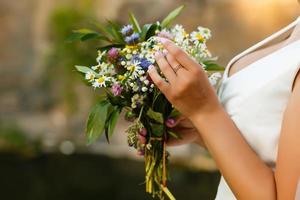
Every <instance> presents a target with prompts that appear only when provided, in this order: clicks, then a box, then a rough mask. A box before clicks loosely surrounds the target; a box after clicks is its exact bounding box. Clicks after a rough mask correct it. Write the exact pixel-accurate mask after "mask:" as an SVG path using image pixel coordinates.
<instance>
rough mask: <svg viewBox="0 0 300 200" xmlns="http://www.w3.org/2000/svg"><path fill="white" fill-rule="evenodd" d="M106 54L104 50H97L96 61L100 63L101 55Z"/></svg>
mask: <svg viewBox="0 0 300 200" xmlns="http://www.w3.org/2000/svg"><path fill="white" fill-rule="evenodd" d="M105 54H106V50H105V51H103V52H101V51H98V57H97V59H96V60H97V62H98V63H99V64H100V63H101V60H102V57H103V56H104V55H105Z"/></svg>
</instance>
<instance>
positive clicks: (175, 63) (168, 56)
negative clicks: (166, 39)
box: [163, 49, 186, 75]
mask: <svg viewBox="0 0 300 200" xmlns="http://www.w3.org/2000/svg"><path fill="white" fill-rule="evenodd" d="M163 54H165V55H166V56H165V57H166V59H167V61H168V63H169V64H170V65H171V67H172V68H173V71H174V69H175V68H177V67H178V65H180V64H179V62H178V61H177V60H176V59H175V57H174V56H173V55H172V54H170V53H169V52H168V50H166V49H164V50H163ZM179 70H186V69H185V68H184V67H181V68H179V69H178V70H177V72H178V71H179ZM177 72H176V73H177ZM176 73H175V74H176ZM176 75H177V74H176Z"/></svg>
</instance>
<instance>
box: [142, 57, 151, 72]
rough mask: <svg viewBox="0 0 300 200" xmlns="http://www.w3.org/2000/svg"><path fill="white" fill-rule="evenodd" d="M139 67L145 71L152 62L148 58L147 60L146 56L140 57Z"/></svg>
mask: <svg viewBox="0 0 300 200" xmlns="http://www.w3.org/2000/svg"><path fill="white" fill-rule="evenodd" d="M140 65H141V67H142V68H143V70H145V71H147V70H148V67H149V66H150V65H152V63H151V62H150V61H149V60H147V59H146V58H142V59H141V64H140Z"/></svg>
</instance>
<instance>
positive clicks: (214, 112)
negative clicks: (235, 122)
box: [189, 104, 225, 125]
mask: <svg viewBox="0 0 300 200" xmlns="http://www.w3.org/2000/svg"><path fill="white" fill-rule="evenodd" d="M223 112H225V111H224V109H223V107H222V105H221V104H217V105H215V106H213V107H212V108H211V109H207V110H205V111H202V112H195V114H193V115H191V116H190V117H189V119H190V120H191V122H192V123H193V124H194V125H196V124H200V125H201V124H205V123H206V122H212V121H215V120H216V118H217V116H220V114H222V113H223Z"/></svg>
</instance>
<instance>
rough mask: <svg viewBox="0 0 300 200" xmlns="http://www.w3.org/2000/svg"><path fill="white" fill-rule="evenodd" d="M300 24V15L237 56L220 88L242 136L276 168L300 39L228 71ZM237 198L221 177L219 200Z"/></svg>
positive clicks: (299, 62) (299, 60)
mask: <svg viewBox="0 0 300 200" xmlns="http://www.w3.org/2000/svg"><path fill="white" fill-rule="evenodd" d="M298 23H300V17H298V19H297V20H295V21H294V22H293V23H291V24H289V25H288V26H286V27H285V28H283V29H281V30H280V31H278V32H276V33H274V34H273V35H271V36H269V37H268V38H266V39H264V40H262V41H261V42H259V43H257V44H256V45H254V46H252V47H250V48H249V49H247V50H245V51H244V52H242V53H241V54H239V55H237V56H236V57H234V58H233V59H232V60H231V61H230V62H229V64H228V65H227V67H226V68H225V71H224V76H223V78H222V80H221V85H220V87H219V89H218V91H217V94H218V97H219V100H220V101H221V103H222V104H223V106H224V108H225V110H226V111H227V112H228V114H229V115H230V117H231V119H232V120H233V122H234V123H235V124H236V126H237V127H238V129H239V130H240V132H241V134H242V135H243V137H244V138H245V139H246V141H247V142H248V144H249V145H250V146H251V147H252V148H253V149H254V151H255V152H256V153H257V155H258V156H259V157H260V158H261V159H262V160H263V161H264V162H265V163H266V164H268V165H269V166H270V167H271V168H272V169H273V170H274V169H275V164H276V157H277V146H278V141H279V135H280V130H281V123H282V120H283V114H284V111H285V108H286V106H287V104H288V100H289V97H290V95H291V92H292V85H293V82H294V79H295V77H296V74H297V72H298V71H299V68H300V40H297V41H294V42H292V43H290V44H289V45H287V46H284V47H283V48H281V49H278V50H276V51H274V52H273V53H271V54H269V55H267V56H264V57H262V58H260V59H258V60H256V61H255V62H254V63H252V64H250V65H248V66H246V67H245V68H243V69H241V70H240V71H238V72H236V73H235V74H233V75H232V76H230V77H228V71H229V68H230V67H231V65H232V64H233V63H234V62H236V61H237V60H238V59H239V58H241V57H243V56H245V55H246V54H249V53H250V52H253V51H254V50H256V49H258V48H260V47H263V46H265V45H266V44H269V43H270V42H272V41H274V40H275V39H279V38H280V37H283V36H284V35H285V34H287V33H288V32H289V31H291V30H292V29H293V28H294V27H295V26H296V25H297V24H298ZM224 134H226V133H224ZM233 162H234V161H233ZM235 199H236V198H235V197H234V195H233V193H232V191H231V190H230V188H229V187H228V185H227V184H226V181H225V179H224V178H223V176H222V177H221V180H220V183H219V187H218V192H217V196H216V200H235Z"/></svg>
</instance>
